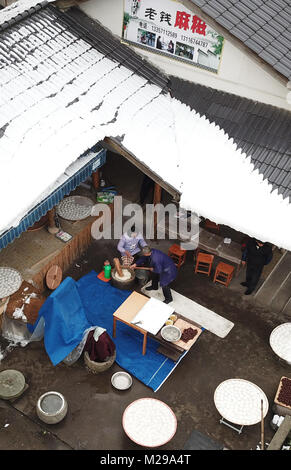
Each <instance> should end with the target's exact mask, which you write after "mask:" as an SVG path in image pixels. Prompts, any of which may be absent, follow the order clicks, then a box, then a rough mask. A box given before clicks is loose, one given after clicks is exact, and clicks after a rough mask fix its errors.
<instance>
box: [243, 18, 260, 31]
mask: <svg viewBox="0 0 291 470" xmlns="http://www.w3.org/2000/svg"><path fill="white" fill-rule="evenodd" d="M264 24H265V23H263V22H262V21H260V22H259V23H258V22H257V21H255V20H254V18H253V15H252V17H251V18H250V17H248V19H247V20H246V21H245V22H244V23H243V26H248V27H249V28H251V29H252V30H253V32H254V33H255V32H256V31H258V30H259V29H260V28H261V27H262V26H263V25H264Z"/></svg>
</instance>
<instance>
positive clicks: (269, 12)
mask: <svg viewBox="0 0 291 470" xmlns="http://www.w3.org/2000/svg"><path fill="white" fill-rule="evenodd" d="M260 10H261V11H264V12H265V13H266V14H267V15H269V16H270V17H271V18H272V17H273V16H274V9H273V8H270V6H268V5H266V4H265V3H264V4H263V5H262V6H261V7H260Z"/></svg>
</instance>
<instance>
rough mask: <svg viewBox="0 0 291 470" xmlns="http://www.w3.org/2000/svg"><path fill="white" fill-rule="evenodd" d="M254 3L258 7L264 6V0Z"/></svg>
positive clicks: (256, 0) (254, 0) (254, 1)
mask: <svg viewBox="0 0 291 470" xmlns="http://www.w3.org/2000/svg"><path fill="white" fill-rule="evenodd" d="M252 3H253V4H254V5H257V7H261V6H262V5H263V4H264V2H263V0H253V1H252Z"/></svg>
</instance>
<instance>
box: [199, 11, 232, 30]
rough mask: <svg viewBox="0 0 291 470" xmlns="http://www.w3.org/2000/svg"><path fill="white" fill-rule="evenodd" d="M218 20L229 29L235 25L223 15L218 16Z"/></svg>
mask: <svg viewBox="0 0 291 470" xmlns="http://www.w3.org/2000/svg"><path fill="white" fill-rule="evenodd" d="M203 10H204V9H203ZM216 21H217V23H219V24H221V25H222V26H224V27H225V28H226V29H228V30H230V29H231V28H232V27H233V26H234V25H233V23H232V22H231V21H229V20H227V19H225V18H223V16H218V18H216Z"/></svg>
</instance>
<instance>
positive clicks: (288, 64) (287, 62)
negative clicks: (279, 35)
mask: <svg viewBox="0 0 291 470" xmlns="http://www.w3.org/2000/svg"><path fill="white" fill-rule="evenodd" d="M289 57H290V59H289V58H288V57H287V56H286V57H282V59H281V60H280V62H281V63H282V64H283V65H285V67H287V68H288V70H291V56H289Z"/></svg>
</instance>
